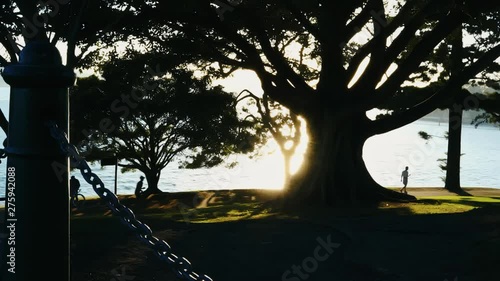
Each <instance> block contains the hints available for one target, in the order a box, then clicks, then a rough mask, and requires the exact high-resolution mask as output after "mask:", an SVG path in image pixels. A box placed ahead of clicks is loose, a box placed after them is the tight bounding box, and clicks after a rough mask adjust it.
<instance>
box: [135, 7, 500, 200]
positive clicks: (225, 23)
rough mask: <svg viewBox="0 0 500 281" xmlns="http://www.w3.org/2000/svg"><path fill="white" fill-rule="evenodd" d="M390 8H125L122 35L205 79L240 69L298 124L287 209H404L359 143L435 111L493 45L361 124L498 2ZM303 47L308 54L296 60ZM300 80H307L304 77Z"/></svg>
mask: <svg viewBox="0 0 500 281" xmlns="http://www.w3.org/2000/svg"><path fill="white" fill-rule="evenodd" d="M391 3H392V4H391V5H389V4H387V3H384V2H383V1H381V0H367V1H351V2H348V3H343V4H342V5H338V3H334V2H333V1H319V0H318V1H288V0H282V1H241V3H240V4H238V5H234V4H233V5H231V3H227V2H224V1H217V2H216V3H215V4H212V3H210V2H209V1H183V2H182V3H180V2H168V3H167V2H155V3H149V4H146V3H142V4H135V3H134V4H133V5H135V6H134V8H135V10H136V11H137V17H136V18H135V21H134V22H135V23H136V24H135V25H133V26H130V27H129V29H127V32H128V33H129V34H130V33H132V34H134V35H135V36H136V37H139V38H143V39H144V40H147V41H148V42H149V43H150V44H151V47H154V48H155V49H157V50H161V52H160V53H163V54H165V58H168V57H170V56H175V57H176V58H185V60H186V61H187V62H205V63H206V64H207V65H211V66H213V63H215V62H216V63H218V64H217V65H216V66H220V68H215V69H213V70H214V74H215V73H216V72H217V70H219V72H218V74H220V75H228V73H231V72H232V71H234V70H235V69H238V68H245V69H250V70H253V71H255V73H256V74H257V75H258V77H259V78H260V81H261V84H262V88H263V90H264V91H265V92H266V93H267V94H269V96H270V97H271V98H272V99H273V100H275V101H278V102H280V103H281V104H282V105H284V106H286V107H287V108H289V109H290V110H291V111H292V112H294V113H296V114H298V115H300V116H302V117H303V118H304V119H305V120H306V122H307V128H308V130H309V137H310V143H309V149H308V152H307V157H306V159H307V163H305V165H304V166H303V169H302V170H301V171H300V172H299V173H297V174H296V175H295V177H294V179H293V180H292V181H291V183H290V185H289V187H288V189H287V194H288V202H291V203H293V204H295V203H300V202H314V203H315V204H329V205H333V204H336V203H342V202H356V201H359V200H368V201H378V200H383V199H398V200H412V199H414V197H412V196H406V195H402V194H398V193H396V192H393V191H390V190H388V189H385V188H383V187H382V186H380V185H379V184H378V183H377V182H375V181H374V180H373V178H372V177H371V176H370V173H369V172H368V170H367V168H366V166H365V163H364V161H363V157H362V150H363V144H364V142H365V141H366V140H367V139H368V138H369V137H371V136H373V135H376V134H383V133H385V132H388V131H391V130H393V129H396V128H399V127H401V126H404V125H406V124H408V123H410V122H412V121H415V120H417V119H419V118H420V117H422V116H424V115H425V114H427V113H429V112H431V111H432V110H434V109H435V108H436V107H437V106H438V104H439V103H442V102H443V101H444V100H446V99H448V98H450V95H449V93H450V92H454V91H457V90H458V89H460V87H461V86H462V85H463V84H465V83H466V82H467V81H468V80H469V79H471V78H474V76H475V75H476V74H477V73H479V72H480V71H482V70H483V69H485V68H486V67H487V66H488V65H489V64H490V63H491V62H492V61H494V60H495V59H497V58H498V56H499V55H500V45H495V46H492V47H491V48H487V49H484V50H482V51H481V52H480V53H478V54H477V56H476V59H475V60H473V61H470V62H468V63H467V64H466V65H464V67H463V68H462V69H461V70H460V71H459V72H457V73H455V74H454V75H453V77H449V78H448V79H447V80H446V81H445V82H444V83H442V84H441V85H439V87H436V88H434V89H433V91H428V90H424V91H416V93H415V94H417V95H420V96H421V97H422V98H421V100H423V101H422V102H418V103H417V102H414V101H415V99H411V100H409V101H407V102H406V103H405V104H404V106H402V107H403V108H405V110H404V111H402V112H400V113H397V114H393V115H391V116H388V117H385V118H381V119H378V120H370V119H368V118H367V117H366V111H368V110H371V109H373V108H377V107H378V106H379V105H380V104H382V103H384V102H385V101H387V100H390V99H392V98H393V97H394V96H396V95H398V93H400V91H399V90H400V88H401V86H402V85H403V84H404V83H405V82H407V81H409V80H410V79H411V77H412V75H415V74H417V73H420V72H422V69H421V66H422V64H423V63H424V62H425V61H427V60H428V59H429V54H430V53H432V51H433V50H434V49H435V48H436V47H437V46H438V45H439V44H440V42H442V41H443V40H444V39H445V38H447V37H448V36H449V35H450V34H451V33H452V32H453V31H454V30H456V28H457V27H459V26H460V25H461V24H462V23H464V22H468V21H471V20H474V19H477V17H478V16H480V15H481V12H483V11H485V10H491V9H498V4H497V3H493V2H492V3H489V2H486V1H484V2H482V1H481V4H480V5H479V4H478V2H477V1H465V3H464V5H456V2H455V1H425V0H418V1H417V0H415V1H405V2H398V1H393V2H391ZM431 22H432V23H433V24H429V23H431ZM366 31H370V32H366ZM363 34H364V35H366V36H364V37H363V36H362V35H363ZM416 34H417V35H419V36H415V35H416ZM360 35H361V37H363V38H360ZM420 35H421V36H420ZM301 47H303V48H302V50H304V49H305V50H306V52H305V53H304V52H302V53H300V51H297V50H300V49H301ZM360 66H363V67H360ZM306 70H308V71H306ZM424 71H425V70H424ZM306 72H308V73H310V74H311V75H304V73H306Z"/></svg>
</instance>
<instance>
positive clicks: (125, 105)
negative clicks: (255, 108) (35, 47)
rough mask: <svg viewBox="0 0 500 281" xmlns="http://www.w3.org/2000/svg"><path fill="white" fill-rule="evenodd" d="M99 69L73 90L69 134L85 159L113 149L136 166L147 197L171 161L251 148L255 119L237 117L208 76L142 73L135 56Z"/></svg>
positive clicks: (203, 163) (218, 157)
mask: <svg viewBox="0 0 500 281" xmlns="http://www.w3.org/2000/svg"><path fill="white" fill-rule="evenodd" d="M102 75H103V78H104V79H99V78H97V77H89V78H86V79H82V80H80V81H79V83H78V85H77V86H76V87H75V88H74V89H73V90H72V93H71V101H72V117H71V119H72V123H73V124H72V125H73V130H76V132H77V134H76V136H75V138H85V137H87V140H88V144H89V145H87V146H85V148H86V152H87V158H88V159H89V160H97V159H100V158H102V157H105V156H108V155H109V154H113V155H115V156H117V157H118V158H119V159H123V160H125V162H122V163H120V164H119V166H121V167H122V170H123V171H127V170H135V169H137V170H139V171H141V172H143V173H144V175H145V177H146V180H147V184H148V186H147V189H146V191H145V193H146V196H147V195H149V194H153V193H159V192H161V190H160V189H159V187H158V181H159V179H160V175H161V171H162V170H163V169H164V168H165V167H166V166H167V165H169V164H170V163H172V162H173V161H174V159H175V160H177V161H178V162H179V163H180V166H181V167H184V168H198V167H212V166H215V165H219V164H221V163H223V161H224V157H225V156H227V155H229V154H231V153H246V152H249V151H251V150H252V149H253V140H254V138H253V137H252V136H251V134H250V128H251V127H252V126H253V124H254V123H253V122H251V121H249V120H240V119H239V118H238V114H237V111H236V106H235V105H236V100H235V98H234V96H233V95H232V94H230V93H227V92H224V91H223V90H222V88H221V87H211V86H209V84H210V81H209V80H208V79H197V78H195V77H194V76H193V74H192V73H190V72H187V71H181V70H175V71H172V72H171V73H170V74H168V75H166V76H164V77H159V78H158V77H147V70H146V69H145V68H144V67H143V65H142V67H140V63H139V62H138V61H135V60H123V61H120V62H113V63H112V64H110V65H106V66H105V67H104V68H103V73H102ZM138 78H142V79H143V82H144V83H134V82H136V81H140V79H138ZM136 85H140V86H136ZM127 93H131V94H127ZM137 97H139V99H138V98H137ZM89 131H90V132H92V133H90V134H89V133H88V132H89ZM78 132H81V133H80V134H79V136H78ZM86 132H87V133H86Z"/></svg>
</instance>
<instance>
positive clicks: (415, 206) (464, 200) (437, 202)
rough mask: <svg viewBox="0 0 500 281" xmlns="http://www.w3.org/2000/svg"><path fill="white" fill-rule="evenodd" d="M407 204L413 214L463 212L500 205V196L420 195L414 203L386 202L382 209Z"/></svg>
mask: <svg viewBox="0 0 500 281" xmlns="http://www.w3.org/2000/svg"><path fill="white" fill-rule="evenodd" d="M402 206H405V207H406V208H408V210H409V211H410V212H411V214H450V213H463V212H468V211H471V210H473V209H476V208H483V207H500V197H481V196H431V197H419V198H418V201H416V202H413V203H405V204H403V205H401V204H391V203H384V204H382V205H381V209H385V210H387V209H391V208H401V207H402Z"/></svg>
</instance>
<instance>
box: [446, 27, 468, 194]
mask: <svg viewBox="0 0 500 281" xmlns="http://www.w3.org/2000/svg"><path fill="white" fill-rule="evenodd" d="M462 41H463V38H462V28H457V29H456V30H455V31H454V32H453V34H452V37H451V44H452V49H451V75H452V76H454V75H457V73H460V72H461V71H462V68H463V62H462V60H463V43H462ZM464 99H465V98H464V97H463V95H462V94H461V92H458V93H456V94H455V98H454V100H455V102H454V104H452V105H451V106H450V107H449V113H448V114H449V122H448V126H449V127H448V153H447V161H446V180H445V186H444V187H445V188H446V189H447V190H449V191H451V192H455V193H459V194H462V193H465V192H464V191H463V190H462V187H461V186H460V157H461V153H462V151H461V142H462V116H463V104H464Z"/></svg>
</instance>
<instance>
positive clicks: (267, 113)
mask: <svg viewBox="0 0 500 281" xmlns="http://www.w3.org/2000/svg"><path fill="white" fill-rule="evenodd" d="M247 98H250V99H251V101H252V102H251V105H255V107H256V110H257V112H256V114H257V115H258V116H255V115H254V114H252V113H250V112H249V111H248V109H246V112H247V113H248V114H249V115H248V116H250V117H252V119H253V120H258V121H259V122H260V123H261V125H262V127H263V129H264V131H267V132H268V133H269V134H271V136H272V138H273V139H274V140H275V141H276V143H277V144H278V147H279V149H280V152H281V154H282V155H283V160H284V173H285V184H287V183H288V182H289V181H290V178H291V176H292V173H291V165H292V157H293V156H294V155H295V152H296V151H297V147H298V146H299V144H300V140H301V137H302V134H301V125H302V122H301V120H300V119H299V117H298V116H297V115H296V114H295V113H293V112H292V111H290V110H289V109H286V108H284V107H283V106H282V105H280V104H279V103H277V102H275V101H273V100H272V99H270V98H269V96H268V95H267V94H266V93H264V94H263V95H262V98H260V97H258V96H256V95H255V94H253V93H252V92H250V91H249V90H246V89H245V90H243V91H241V93H240V94H239V95H238V101H241V100H244V99H247Z"/></svg>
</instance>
